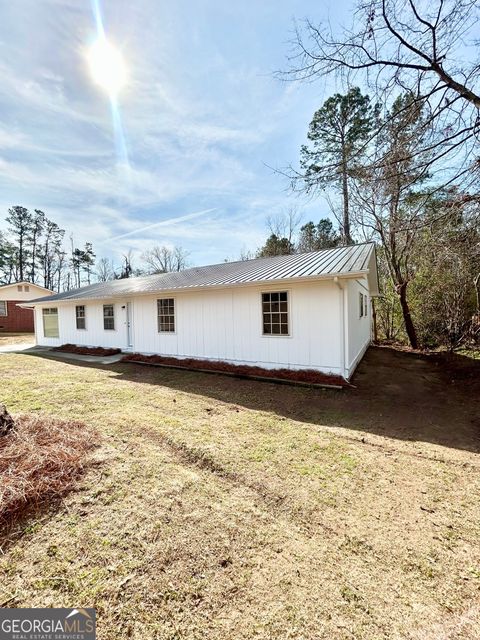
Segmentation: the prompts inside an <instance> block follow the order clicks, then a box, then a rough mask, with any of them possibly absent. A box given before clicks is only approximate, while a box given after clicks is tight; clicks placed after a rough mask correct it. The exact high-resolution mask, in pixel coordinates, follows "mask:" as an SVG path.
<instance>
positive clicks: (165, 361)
mask: <svg viewBox="0 0 480 640" xmlns="http://www.w3.org/2000/svg"><path fill="white" fill-rule="evenodd" d="M122 362H137V363H141V364H152V365H162V366H165V367H179V368H182V369H194V370H200V371H208V372H213V373H226V374H229V375H235V376H239V377H242V378H249V377H254V378H269V379H272V380H279V381H280V380H282V381H286V382H300V383H304V384H319V385H326V386H340V387H346V386H349V384H348V382H346V380H344V379H343V378H341V377H340V376H335V375H328V374H325V373H321V372H319V371H315V370H314V369H302V370H299V371H295V370H293V369H264V368H262V367H253V366H248V365H236V364H230V363H229V362H214V361H212V360H198V359H196V358H182V359H181V358H171V357H166V356H156V355H153V356H146V355H142V354H140V353H129V354H127V355H125V356H124V357H123V358H122Z"/></svg>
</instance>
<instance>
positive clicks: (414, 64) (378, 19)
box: [282, 0, 480, 184]
mask: <svg viewBox="0 0 480 640" xmlns="http://www.w3.org/2000/svg"><path fill="white" fill-rule="evenodd" d="M357 7H358V8H357V10H356V12H355V14H354V20H353V27H352V28H351V29H346V28H344V29H342V30H341V31H340V32H339V33H335V32H333V31H332V29H331V28H329V27H328V26H327V25H322V24H320V25H316V24H314V23H313V22H311V21H306V23H305V25H304V28H303V29H300V28H299V29H297V31H296V40H295V54H294V55H293V56H292V58H291V68H290V70H289V71H287V72H286V73H284V74H282V75H283V77H288V78H296V79H304V80H310V81H311V80H314V79H315V78H317V77H320V76H325V75H329V74H332V73H339V74H340V76H341V77H342V79H343V80H344V81H345V80H346V81H347V82H349V81H351V80H353V79H355V81H358V82H360V81H363V82H364V83H365V84H367V85H368V86H369V87H370V88H371V89H372V90H373V93H374V96H375V98H376V99H377V100H381V101H382V102H386V101H388V100H389V99H391V98H392V97H395V96H396V95H398V92H399V91H402V92H403V91H405V90H409V91H410V92H411V93H412V94H413V95H414V96H415V97H416V99H417V100H418V101H419V102H420V103H422V105H423V108H424V109H425V111H426V114H427V119H426V121H425V124H426V126H431V127H432V130H433V132H434V134H435V135H434V137H433V138H430V139H429V140H427V141H425V144H424V145H423V146H422V147H421V148H420V147H418V148H417V149H416V150H415V151H414V152H413V157H415V158H418V157H419V156H421V155H422V154H424V152H425V151H428V158H425V157H423V158H422V160H420V159H419V162H423V163H425V164H426V166H427V167H428V169H429V171H430V173H431V174H433V173H435V172H437V171H438V172H441V174H442V177H443V180H444V184H445V177H446V176H448V180H450V181H453V180H457V182H458V180H459V179H460V178H462V179H463V180H464V181H465V184H468V181H469V180H472V179H476V176H474V175H473V174H472V172H471V169H472V165H475V163H476V158H475V157H474V155H473V154H474V153H475V151H476V148H477V133H478V131H477V129H478V127H479V124H480V122H479V113H478V111H479V109H480V91H479V89H480V87H479V82H480V58H479V55H478V48H476V49H475V48H473V47H472V46H470V48H469V46H468V45H473V44H475V43H474V41H473V36H474V33H475V27H476V25H477V24H478V20H479V14H478V2H477V1H476V0H431V2H429V3H426V2H425V3H421V2H420V1H419V0H361V1H360V3H359V4H358V5H357ZM469 39H470V41H469ZM462 56H463V57H462ZM382 126H383V128H385V127H386V126H387V123H386V122H384V123H383V125H382ZM379 132H380V133H381V131H378V130H377V131H376V132H375V135H376V134H378V133H379Z"/></svg>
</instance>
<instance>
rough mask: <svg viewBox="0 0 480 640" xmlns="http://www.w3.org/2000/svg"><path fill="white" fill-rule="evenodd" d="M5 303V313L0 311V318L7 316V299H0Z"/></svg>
mask: <svg viewBox="0 0 480 640" xmlns="http://www.w3.org/2000/svg"><path fill="white" fill-rule="evenodd" d="M0 302H4V303H5V313H0V318H8V300H0Z"/></svg>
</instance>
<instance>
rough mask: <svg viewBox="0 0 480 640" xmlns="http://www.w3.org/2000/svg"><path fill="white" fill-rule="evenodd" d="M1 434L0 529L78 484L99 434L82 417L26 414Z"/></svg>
mask: <svg viewBox="0 0 480 640" xmlns="http://www.w3.org/2000/svg"><path fill="white" fill-rule="evenodd" d="M14 424H15V427H14V428H13V429H12V430H11V431H10V432H9V433H7V434H6V435H4V436H2V437H0V533H6V532H7V531H9V530H10V529H11V527H12V525H14V524H15V523H16V522H18V521H19V520H20V519H22V517H23V516H24V515H26V514H27V513H29V512H31V511H32V510H35V509H37V508H38V507H40V506H41V507H46V508H48V507H49V506H51V505H52V504H54V503H56V501H58V500H59V499H60V498H62V497H63V496H64V495H65V494H66V493H67V492H68V491H70V490H72V489H73V488H75V486H76V484H77V482H78V480H79V479H80V477H81V476H82V474H83V473H84V471H85V469H86V466H87V462H86V457H87V454H88V452H90V451H91V450H93V449H94V448H95V447H97V445H98V444H99V441H100V436H99V434H98V433H97V432H96V431H95V430H93V429H91V428H89V427H87V426H86V425H85V424H83V423H82V422H77V421H65V420H57V419H55V418H50V417H48V416H40V415H22V416H19V417H17V418H16V419H15V421H14Z"/></svg>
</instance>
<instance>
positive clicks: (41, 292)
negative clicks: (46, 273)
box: [0, 281, 53, 333]
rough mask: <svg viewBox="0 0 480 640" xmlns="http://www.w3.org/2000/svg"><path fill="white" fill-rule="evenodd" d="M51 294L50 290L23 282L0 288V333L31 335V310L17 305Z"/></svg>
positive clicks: (32, 325) (32, 323) (32, 329)
mask: <svg viewBox="0 0 480 640" xmlns="http://www.w3.org/2000/svg"><path fill="white" fill-rule="evenodd" d="M52 293H53V291H50V289H45V287H41V286H40V285H38V284H33V283H31V282H24V281H22V282H14V283H12V284H4V285H2V286H0V333H33V332H34V322H33V312H32V309H28V308H23V307H21V306H19V304H21V303H23V302H25V301H27V300H31V299H32V298H40V297H45V296H51V295H52Z"/></svg>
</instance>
